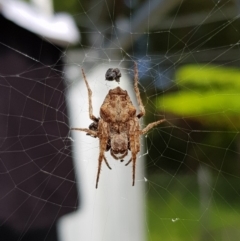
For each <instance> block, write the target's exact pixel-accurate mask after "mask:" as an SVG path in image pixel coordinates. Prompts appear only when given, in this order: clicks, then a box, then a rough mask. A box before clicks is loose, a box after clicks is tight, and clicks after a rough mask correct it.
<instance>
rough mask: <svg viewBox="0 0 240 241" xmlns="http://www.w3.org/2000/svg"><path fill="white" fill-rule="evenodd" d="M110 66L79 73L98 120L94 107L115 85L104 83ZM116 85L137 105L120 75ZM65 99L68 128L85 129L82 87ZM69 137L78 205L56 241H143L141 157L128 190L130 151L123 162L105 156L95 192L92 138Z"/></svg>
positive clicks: (85, 105) (82, 135)
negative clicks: (109, 167)
mask: <svg viewBox="0 0 240 241" xmlns="http://www.w3.org/2000/svg"><path fill="white" fill-rule="evenodd" d="M110 67H116V66H107V67H106V65H103V66H99V67H97V68H95V69H91V71H87V70H85V72H86V77H87V80H88V82H89V85H90V87H91V89H92V92H93V113H94V115H95V116H99V109H100V106H101V104H102V103H103V100H104V98H105V96H106V95H107V93H108V91H109V89H112V88H115V87H117V86H118V84H117V83H116V82H115V81H114V82H107V81H105V73H106V71H107V69H108V68H110ZM120 87H121V88H122V89H125V90H127V91H128V93H129V95H130V98H131V99H132V101H133V103H134V105H135V106H137V103H136V101H135V93H134V91H133V82H132V81H131V80H130V78H129V77H128V76H125V75H123V76H122V78H121V80H120ZM68 100H69V101H68V104H69V109H70V118H71V127H88V126H89V124H90V123H92V121H91V120H90V119H89V114H88V96H87V88H86V86H85V83H84V81H83V79H82V80H81V81H80V82H79V83H77V84H76V85H75V86H73V87H72V88H71V89H70V90H69V94H68ZM72 136H73V139H74V142H73V147H74V149H73V152H74V157H75V163H76V170H77V175H78V177H79V178H78V182H79V188H80V193H81V202H82V206H81V208H80V210H79V211H78V212H76V213H75V214H71V215H68V216H66V217H64V218H63V219H62V220H61V222H60V225H59V230H60V238H61V241H81V240H91V241H102V240H104V241H113V240H114V241H122V240H131V241H145V200H144V198H145V196H144V183H145V181H144V170H143V163H144V160H143V159H144V158H143V157H138V159H137V165H136V169H137V170H136V182H135V186H134V187H133V186H132V165H131V164H130V165H128V166H125V164H124V163H126V162H127V161H128V160H129V158H130V155H131V152H130V153H129V155H128V156H127V157H125V158H124V159H125V162H124V163H121V162H120V161H116V160H115V159H113V158H112V157H111V155H110V154H109V153H106V158H107V160H108V162H109V164H110V166H111V167H112V170H109V169H108V168H107V167H106V165H105V163H104V162H103V165H102V169H101V174H100V180H99V183H98V189H95V181H96V175H97V166H98V154H99V143H98V139H97V138H92V137H90V136H87V135H86V134H85V133H83V132H78V131H74V132H73V133H72Z"/></svg>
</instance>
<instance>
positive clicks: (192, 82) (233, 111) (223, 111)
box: [157, 65, 240, 128]
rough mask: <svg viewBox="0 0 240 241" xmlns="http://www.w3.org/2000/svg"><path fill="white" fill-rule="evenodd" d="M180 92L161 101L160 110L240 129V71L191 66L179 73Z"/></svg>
mask: <svg viewBox="0 0 240 241" xmlns="http://www.w3.org/2000/svg"><path fill="white" fill-rule="evenodd" d="M176 84H177V87H178V91H175V92H170V93H169V94H168V93H165V95H164V96H160V97H159V98H158V104H157V108H158V109H159V110H161V111H164V112H169V113H173V114H175V115H178V116H180V117H189V118H194V119H198V120H199V121H201V122H202V121H204V122H206V123H207V124H210V125H212V124H217V125H225V126H226V121H228V122H229V124H227V125H228V126H231V127H234V128H235V127H236V126H239V127H240V71H239V70H238V69H236V68H227V67H216V66H199V65H189V66H185V67H182V68H180V69H179V70H178V71H177V72H176Z"/></svg>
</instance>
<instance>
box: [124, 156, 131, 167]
mask: <svg viewBox="0 0 240 241" xmlns="http://www.w3.org/2000/svg"><path fill="white" fill-rule="evenodd" d="M131 161H132V157H131V158H130V160H129V161H128V162H127V163H126V164H125V166H127V165H128V164H129V163H130V162H131Z"/></svg>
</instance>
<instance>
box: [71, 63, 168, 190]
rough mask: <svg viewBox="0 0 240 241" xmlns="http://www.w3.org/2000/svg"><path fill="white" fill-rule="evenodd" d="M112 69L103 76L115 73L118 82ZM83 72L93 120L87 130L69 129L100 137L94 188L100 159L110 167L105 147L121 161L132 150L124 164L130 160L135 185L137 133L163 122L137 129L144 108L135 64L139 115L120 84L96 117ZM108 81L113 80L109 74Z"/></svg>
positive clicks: (138, 143)
mask: <svg viewBox="0 0 240 241" xmlns="http://www.w3.org/2000/svg"><path fill="white" fill-rule="evenodd" d="M111 70H112V71H113V70H114V71H115V72H116V69H109V70H108V71H107V74H106V76H115V75H116V76H118V78H117V80H116V79H115V80H116V81H119V78H120V77H121V73H120V72H119V70H118V69H117V70H118V71H117V73H111ZM82 73H83V78H84V81H85V83H86V86H87V89H88V100H89V117H90V119H91V120H93V123H92V124H91V125H90V126H89V129H87V128H71V130H78V131H84V132H87V134H88V135H90V136H92V137H97V138H99V144H100V150H99V157H98V172H97V180H96V188H97V187H98V181H99V176H100V170H101V165H102V161H103V160H104V161H105V163H106V165H107V166H108V168H109V169H111V167H110V166H109V164H108V162H107V159H106V157H105V155H104V152H105V151H108V150H110V154H111V155H112V157H113V158H114V159H116V160H121V161H123V158H124V157H126V156H127V154H128V150H130V151H131V158H130V160H129V161H128V162H127V163H126V165H128V164H129V163H130V162H133V172H132V180H133V181H132V185H133V186H134V184H135V169H136V159H137V154H138V153H139V151H140V136H141V135H144V134H146V133H147V132H148V131H149V130H151V129H152V128H153V127H155V126H157V125H159V124H160V123H162V122H164V121H165V119H162V120H159V121H156V122H153V123H150V124H148V126H147V127H145V128H144V129H143V130H141V129H140V124H139V119H140V118H141V117H142V116H144V115H145V109H144V106H143V104H142V100H141V97H140V92H139V89H138V70H137V65H136V64H135V68H134V91H135V93H136V97H137V101H138V105H139V109H140V113H139V114H138V115H136V108H135V107H134V105H133V104H132V101H131V99H130V97H129V95H128V92H127V91H126V90H123V89H121V88H120V87H116V88H115V89H111V90H109V93H108V94H107V95H106V97H105V100H104V102H103V104H102V106H101V108H100V118H96V117H95V116H94V115H93V109H92V91H91V89H90V87H89V85H88V82H87V79H86V76H85V73H84V71H83V70H82ZM109 78H110V77H109ZM111 80H113V79H112V77H111Z"/></svg>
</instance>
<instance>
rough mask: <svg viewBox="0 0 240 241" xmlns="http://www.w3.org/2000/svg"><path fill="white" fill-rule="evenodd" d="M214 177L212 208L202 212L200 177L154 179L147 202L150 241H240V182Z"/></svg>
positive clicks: (180, 176)
mask: <svg viewBox="0 0 240 241" xmlns="http://www.w3.org/2000/svg"><path fill="white" fill-rule="evenodd" d="M212 178H213V182H214V183H217V185H216V186H215V189H214V190H212V192H211V196H209V200H210V199H211V201H210V202H209V205H208V206H206V207H204V209H202V210H201V208H200V197H199V192H198V189H199V188H198V181H197V178H196V176H194V175H176V176H175V177H174V178H172V176H167V175H156V176H152V177H151V182H149V184H148V187H149V192H148V199H147V200H148V202H147V214H148V222H147V223H148V227H147V228H148V240H149V241H159V240H174V241H192V240H207V241H213V240H238V237H239V235H240V231H239V228H240V223H239V214H240V208H239V205H238V204H239V201H240V200H239V195H236V192H238V191H239V185H238V180H239V179H238V178H234V177H232V178H228V181H226V179H225V177H224V176H222V175H220V176H219V175H216V176H215V175H213V176H212ZM216 180H217V182H216ZM205 216H207V217H208V219H207V221H206V220H205ZM206 236H207V237H206Z"/></svg>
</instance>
